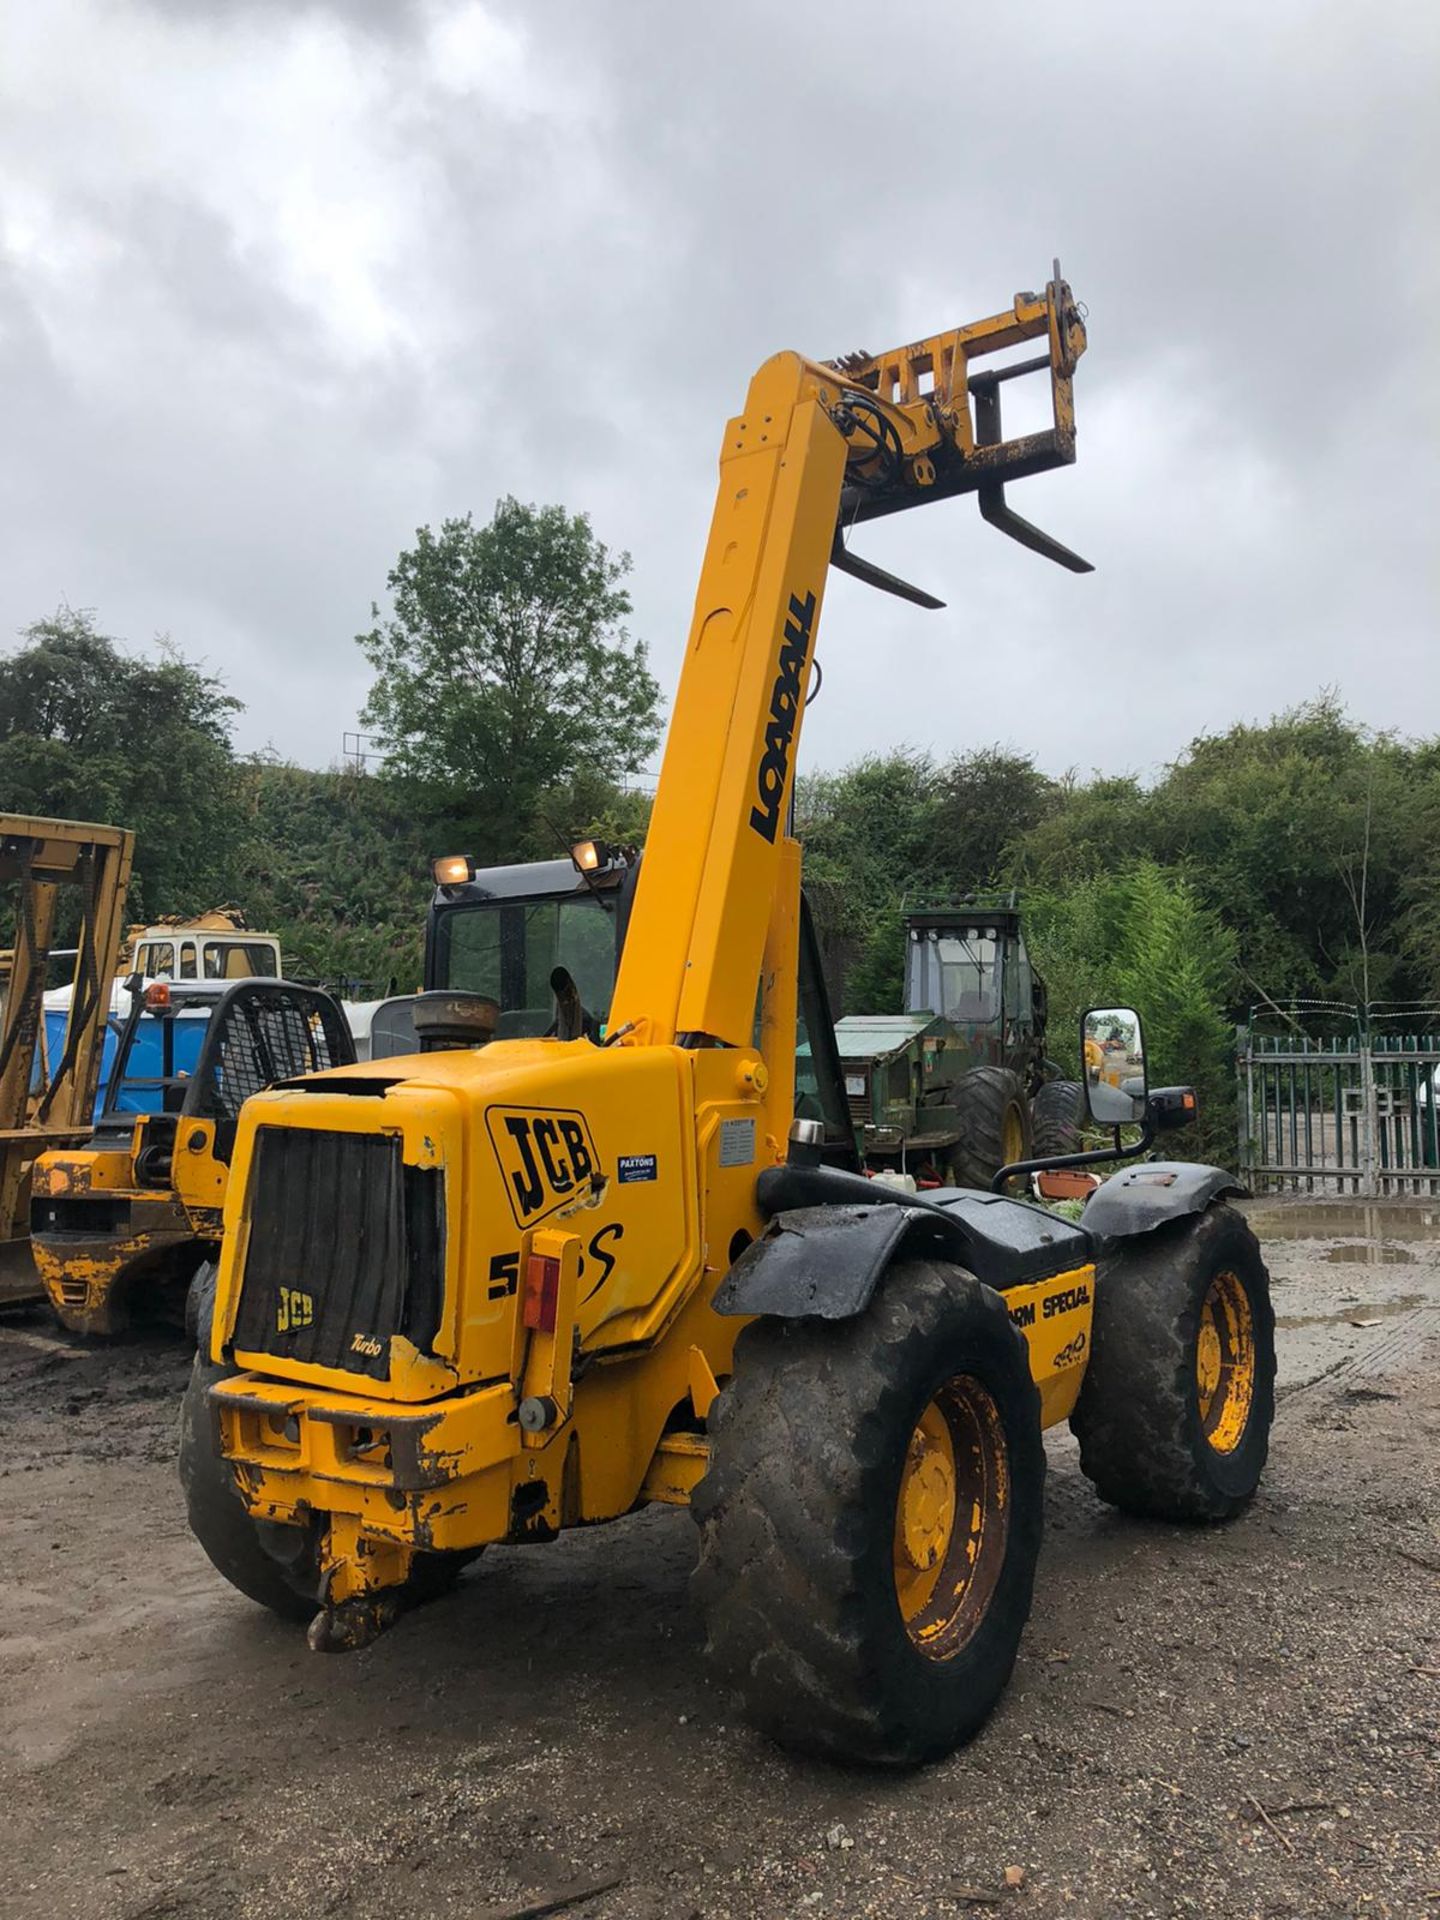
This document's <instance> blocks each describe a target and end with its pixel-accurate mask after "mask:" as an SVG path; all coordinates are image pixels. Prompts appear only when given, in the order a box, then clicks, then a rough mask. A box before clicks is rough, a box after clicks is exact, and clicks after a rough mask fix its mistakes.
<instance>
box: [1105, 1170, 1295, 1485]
mask: <svg viewBox="0 0 1440 1920" xmlns="http://www.w3.org/2000/svg"><path fill="white" fill-rule="evenodd" d="M1274 1414H1275V1314H1274V1310H1273V1308H1272V1306H1271V1304H1270V1276H1269V1274H1268V1273H1267V1272H1266V1270H1265V1262H1264V1260H1263V1259H1262V1258H1261V1254H1260V1244H1259V1242H1258V1241H1257V1240H1256V1238H1255V1235H1254V1234H1253V1233H1252V1232H1251V1230H1250V1227H1249V1224H1248V1222H1247V1221H1246V1220H1245V1218H1244V1216H1243V1215H1242V1214H1239V1213H1237V1212H1236V1210H1235V1209H1234V1208H1233V1207H1227V1206H1212V1207H1209V1208H1207V1209H1206V1211H1205V1212H1204V1213H1200V1214H1192V1215H1190V1216H1189V1217H1188V1218H1186V1219H1184V1220H1180V1221H1177V1222H1176V1223H1175V1224H1174V1225H1173V1226H1171V1227H1162V1228H1159V1229H1158V1230H1157V1231H1156V1232H1154V1233H1150V1234H1146V1235H1145V1236H1144V1237H1143V1238H1141V1239H1139V1240H1135V1241H1129V1242H1125V1241H1122V1242H1121V1243H1120V1246H1119V1248H1118V1250H1117V1251H1116V1253H1115V1254H1114V1255H1113V1256H1112V1257H1111V1258H1110V1259H1109V1260H1108V1261H1106V1262H1104V1263H1102V1265H1101V1268H1100V1271H1099V1272H1098V1273H1097V1275H1096V1281H1095V1317H1094V1326H1093V1346H1092V1350H1091V1355H1090V1363H1089V1365H1088V1367H1087V1368H1086V1370H1085V1380H1084V1384H1083V1385H1082V1387H1081V1389H1080V1398H1079V1401H1078V1402H1077V1404H1076V1407H1075V1412H1074V1413H1073V1415H1072V1416H1071V1420H1070V1424H1071V1427H1072V1429H1073V1430H1074V1433H1075V1436H1076V1438H1077V1439H1078V1440H1079V1442H1080V1468H1081V1471H1082V1472H1083V1473H1084V1474H1086V1475H1087V1476H1088V1477H1089V1479H1090V1480H1091V1481H1093V1483H1094V1486H1095V1491H1096V1492H1097V1493H1098V1494H1099V1495H1100V1497H1101V1499H1102V1500H1108V1501H1109V1502H1110V1504H1111V1505H1112V1506H1116V1507H1120V1508H1122V1509H1123V1510H1124V1511H1125V1512H1126V1513H1134V1514H1139V1515H1141V1516H1143V1517H1144V1518H1146V1519H1152V1520H1184V1521H1207V1520H1208V1521H1214V1520H1228V1519H1230V1518H1231V1516H1232V1515H1234V1514H1236V1513H1238V1512H1239V1511H1240V1509H1241V1508H1242V1507H1243V1506H1244V1505H1245V1504H1246V1502H1247V1501H1248V1500H1249V1499H1250V1498H1251V1497H1252V1495H1253V1494H1254V1492H1255V1489H1256V1487H1257V1486H1258V1485H1259V1482H1260V1475H1261V1473H1262V1472H1263V1470H1264V1466H1265V1459H1266V1455H1267V1453H1268V1452H1269V1445H1270V1424H1271V1421H1272V1420H1273V1418H1274Z"/></svg>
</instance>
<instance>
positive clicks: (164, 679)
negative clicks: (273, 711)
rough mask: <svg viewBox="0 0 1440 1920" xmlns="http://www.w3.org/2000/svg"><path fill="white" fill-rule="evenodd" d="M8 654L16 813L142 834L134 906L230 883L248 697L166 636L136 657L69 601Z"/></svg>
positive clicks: (7, 707) (3, 761)
mask: <svg viewBox="0 0 1440 1920" xmlns="http://www.w3.org/2000/svg"><path fill="white" fill-rule="evenodd" d="M21 638H22V642H23V644H22V645H21V647H20V649H19V650H18V651H17V652H15V653H13V654H11V655H10V656H9V657H8V658H7V659H4V660H0V794H3V796H4V803H5V805H6V807H7V808H9V809H11V810H13V811H16V812H20V813H34V814H42V815H50V816H56V817H61V818H68V819H79V820H98V821H107V822H110V823H112V824H114V825H116V826H122V827H130V828H132V829H133V830H134V832H135V836H136V847H135V877H134V882H133V885H132V889H131V901H130V910H131V912H132V913H134V914H136V915H139V916H142V917H145V918H150V917H153V916H154V915H156V914H160V913H171V912H196V911H199V910H202V909H204V908H205V907H208V906H213V905H214V904H215V903H216V902H217V901H218V900H220V899H222V898H224V897H225V895H226V894H227V892H228V891H229V890H230V883H231V878H232V873H231V861H232V855H233V852H234V849H235V845H236V842H237V838H238V823H237V819H236V809H235V768H234V761H233V759H232V757H231V752H230V726H231V721H232V716H233V715H234V714H235V713H237V712H238V711H239V708H240V702H239V701H238V700H235V699H233V698H232V697H231V696H230V695H229V694H228V693H226V692H225V690H224V687H223V686H222V684H221V682H220V681H219V680H218V679H215V678H213V677H212V676H211V675H209V674H207V673H205V672H203V671H202V670H201V668H200V667H198V666H196V665H195V664H194V663H193V662H191V661H188V660H185V659H184V658H183V657H182V656H181V655H180V654H179V653H178V652H177V651H176V650H175V649H174V648H173V647H171V646H170V645H169V644H168V643H166V642H162V643H160V647H159V657H158V658H157V659H155V660H143V659H137V658H136V657H135V656H134V655H133V654H131V653H129V652H126V651H124V650H123V646H122V643H121V642H119V641H117V640H115V639H112V638H111V637H110V636H109V635H107V634H102V633H100V632H99V631H98V630H97V628H96V625H95V618H94V615H93V614H90V613H87V612H76V611H74V610H73V609H71V608H69V607H62V608H61V609H60V611H59V612H58V613H56V614H55V615H54V617H53V618H52V619H49V620H39V621H36V622H35V624H34V625H33V626H30V627H27V628H26V629H25V631H24V633H23V635H22V636H21Z"/></svg>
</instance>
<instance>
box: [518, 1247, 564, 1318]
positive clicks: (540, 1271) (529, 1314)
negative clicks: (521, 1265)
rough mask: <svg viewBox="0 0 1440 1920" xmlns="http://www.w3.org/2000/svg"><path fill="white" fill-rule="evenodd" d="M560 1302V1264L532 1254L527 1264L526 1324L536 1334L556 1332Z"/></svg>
mask: <svg viewBox="0 0 1440 1920" xmlns="http://www.w3.org/2000/svg"><path fill="white" fill-rule="evenodd" d="M559 1300H560V1262H559V1261H558V1260H552V1259H549V1258H547V1257H546V1255H544V1254H542V1253H532V1254H531V1255H530V1258H529V1259H528V1260H527V1261H526V1262H525V1324H526V1326H527V1327H529V1328H531V1329H532V1330H533V1331H534V1332H536V1333H553V1332H554V1331H555V1309H556V1307H557V1305H558V1304H559Z"/></svg>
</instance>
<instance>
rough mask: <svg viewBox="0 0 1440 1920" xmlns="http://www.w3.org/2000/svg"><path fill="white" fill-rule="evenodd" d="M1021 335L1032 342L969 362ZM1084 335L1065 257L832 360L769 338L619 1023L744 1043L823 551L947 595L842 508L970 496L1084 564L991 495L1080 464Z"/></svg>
mask: <svg viewBox="0 0 1440 1920" xmlns="http://www.w3.org/2000/svg"><path fill="white" fill-rule="evenodd" d="M1031 340H1036V341H1042V340H1043V341H1044V343H1045V350H1044V352H1043V353H1041V354H1039V355H1037V356H1035V357H1034V358H1032V359H1029V360H1025V361H1022V362H1021V363H1019V364H1018V365H1015V364H1007V365H1004V366H1002V367H1000V368H998V369H996V370H995V371H993V372H981V373H976V372H974V371H973V367H974V363H975V362H976V361H977V360H979V359H981V358H982V357H984V356H986V355H990V354H996V353H999V352H1002V351H1004V350H1006V349H1009V348H1014V347H1017V346H1020V345H1022V344H1024V343H1026V342H1028V341H1031ZM1084 350H1085V329H1084V325H1083V322H1082V320H1081V318H1080V315H1079V312H1078V310H1077V308H1076V306H1075V302H1074V300H1073V298H1072V296H1071V293H1070V289H1069V287H1068V286H1067V285H1066V284H1065V282H1064V281H1063V280H1062V279H1061V278H1060V275H1059V267H1058V263H1057V266H1056V272H1055V277H1054V278H1053V279H1052V280H1051V282H1050V283H1049V285H1048V286H1047V287H1046V289H1045V291H1044V293H1043V294H1028V293H1027V294H1017V296H1016V298H1015V301H1014V304H1013V306H1012V308H1011V309H1010V311H1009V312H1007V313H1003V314H996V315H993V316H992V317H991V318H989V319H986V320H979V321H975V322H973V323H971V324H970V325H968V326H964V327H956V328H954V329H952V330H951V331H950V332H948V333H942V334H936V335H933V336H931V337H930V338H928V339H924V340H919V341H915V342H912V343H911V344H910V345H909V346H906V347H900V348H896V349H894V350H893V351H891V352H887V353H883V354H876V355H870V354H854V355H850V356H848V357H847V358H846V359H845V360H843V361H839V362H832V363H829V364H825V365H821V364H819V363H817V362H815V361H811V360H806V359H803V358H802V357H801V356H800V355H799V354H794V353H784V354H779V355H777V356H776V357H775V358H774V359H772V360H768V361H766V363H765V365H764V366H762V367H761V368H760V370H759V372H758V373H757V374H756V375H755V377H754V379H753V380H752V381H751V383H750V391H749V394H748V396H747V398H746V405H745V411H744V413H743V414H741V415H739V416H738V417H737V418H736V419H734V420H732V421H730V423H729V425H728V426H727V427H726V430H725V441H724V445H723V447H722V449H721V454H720V483H719V490H718V494H717V498H716V502H715V513H714V518H713V520H712V523H711V528H710V539H709V544H708V546H707V548H706V552H705V560H704V564H703V567H702V569H701V574H700V585H699V591H698V593H697V595H696V600H695V613H694V618H693V620H692V622H691V627H690V636H689V641H688V643H687V647H686V654H685V663H684V669H683V672H682V674H681V679H680V688H679V692H678V695H677V697H676V703H675V711H674V714H673V717H672V719H671V723H670V732H669V737H668V739H667V741H666V746H665V757H664V762H663V764H662V767H661V773H660V783H659V787H658V790H657V793H656V798H655V807H654V811H653V813H652V815H651V820H650V831H649V836H648V839H647V842H646V849H645V862H644V865H643V867H642V869H641V877H640V881H639V887H638V891H637V895H636V901H635V910H634V916H633V918H632V920H631V924H630V929H629V933H628V936H627V939H626V944H625V954H624V958H623V961H622V963H621V967H620V977H619V981H618V983H617V986H616V992H615V1000H614V1004H613V1007H612V1010H611V1026H612V1030H613V1029H617V1028H624V1029H626V1030H627V1031H626V1035H625V1037H626V1039H628V1040H629V1041H631V1042H632V1043H644V1042H650V1043H652V1044H653V1043H659V1044H667V1043H670V1042H673V1041H675V1040H677V1039H679V1040H680V1041H681V1043H682V1044H696V1043H698V1044H702V1045H703V1044H705V1042H707V1041H710V1042H717V1041H718V1042H721V1043H723V1044H725V1045H729V1046H743V1045H746V1044H747V1043H748V1042H749V1041H750V1039H751V1035H752V1028H753V1022H754V1017H755V987H756V981H757V979H758V976H759V969H760V962H761V954H762V950H763V948H764V944H765V931H766V926H767V923H768V921H769V918H770V911H771V902H772V898H773V896H774V893H775V889H776V885H777V879H778V872H779V866H778V863H779V858H780V849H781V845H782V842H783V840H784V838H785V831H786V821H787V817H788V812H789V806H790V799H791V795H792V792H793V789H794V775H795V755H796V750H797V747H798V745H799V736H800V725H801V720H802V718H803V715H804V709H805V700H806V695H807V691H808V688H809V684H810V665H811V660H812V657H813V649H814V639H815V631H816V627H817V624H818V622H819V618H820V607H821V601H822V598H823V595H824V590H825V577H826V572H827V569H828V567H829V566H830V565H831V564H832V563H833V564H834V565H836V566H839V567H841V568H842V569H843V570H844V571H847V572H850V573H852V574H854V575H856V577H858V578H860V579H862V580H866V581H868V582H869V583H870V584H872V585H875V586H879V587H882V588H884V589H885V590H886V591H889V592H898V593H900V594H901V595H902V596H903V597H905V598H909V599H915V600H919V601H920V603H921V604H925V605H931V606H934V605H938V604H939V603H938V602H936V601H934V600H932V599H930V598H929V596H927V595H925V594H923V593H920V592H919V591H918V590H916V589H913V588H909V587H907V586H906V585H905V584H904V583H903V582H900V581H896V580H893V579H892V578H891V577H890V576H889V575H888V574H884V573H882V572H881V571H880V570H879V569H878V568H874V567H871V566H869V565H868V564H867V563H865V562H864V561H862V560H859V559H858V558H857V557H856V556H855V555H854V554H852V553H851V552H850V551H849V550H848V549H847V548H846V546H845V545H844V542H843V535H844V534H846V533H848V530H849V528H850V527H851V526H853V525H855V524H856V523H858V522H861V521H864V520H868V519H873V518H876V517H879V516H881V515H884V514H889V513H896V512H900V511H902V510H903V509H904V508H906V507H912V506H919V505H921V504H923V503H924V502H925V501H926V500H936V499H944V498H948V497H949V496H951V495H953V494H957V493H966V492H974V493H978V494H979V496H980V505H981V511H982V513H983V514H984V515H985V518H986V519H987V520H989V521H991V523H992V524H994V525H996V526H998V527H1000V528H1001V530H1002V531H1004V532H1006V533H1009V534H1010V535H1011V536H1012V537H1014V538H1016V539H1019V540H1021V541H1022V542H1023V543H1024V544H1025V545H1027V546H1030V547H1032V548H1033V549H1035V550H1036V551H1038V552H1040V553H1042V554H1044V555H1045V556H1046V557H1047V558H1050V559H1054V560H1057V561H1059V562H1060V563H1061V564H1062V565H1066V566H1070V567H1072V568H1074V569H1076V570H1088V569H1087V568H1086V563H1085V562H1084V561H1081V560H1078V559H1077V557H1076V556H1075V555H1073V554H1071V553H1069V552H1068V551H1067V550H1066V549H1065V548H1063V547H1060V546H1059V545H1058V543H1056V542H1055V541H1052V540H1050V539H1049V538H1048V536H1046V535H1045V534H1042V533H1040V532H1039V531H1038V529H1036V528H1034V527H1031V526H1030V525H1029V524H1028V523H1027V522H1025V521H1023V520H1021V519H1019V517H1018V516H1017V515H1015V514H1014V513H1012V512H1011V510H1010V509H1009V507H1008V506H1007V505H1006V503H1005V497H1004V488H1005V483H1006V481H1007V480H1011V479H1017V478H1022V477H1024V476H1025V475H1028V474H1032V473H1039V472H1043V471H1044V470H1046V469H1047V468H1051V467H1057V466H1065V465H1068V464H1069V463H1070V462H1071V461H1073V460H1074V458H1075V413H1074V405H1073V398H1072V390H1071V379H1072V375H1073V373H1074V369H1075V363H1076V361H1077V360H1078V359H1079V357H1080V355H1081V353H1083V352H1084ZM1041 370H1048V372H1049V375H1050V385H1051V396H1052V405H1051V413H1052V419H1051V425H1050V427H1049V428H1048V429H1047V430H1045V431H1043V432H1040V433H1032V434H1027V435H1023V436H1021V437H1019V438H1016V439H1013V440H1006V439H1004V437H1003V434H1002V432H1001V425H1000V389H1001V386H1002V384H1003V383H1004V382H1005V381H1007V380H1009V379H1012V378H1014V377H1016V376H1017V375H1019V374H1023V373H1029V372H1038V371H1041Z"/></svg>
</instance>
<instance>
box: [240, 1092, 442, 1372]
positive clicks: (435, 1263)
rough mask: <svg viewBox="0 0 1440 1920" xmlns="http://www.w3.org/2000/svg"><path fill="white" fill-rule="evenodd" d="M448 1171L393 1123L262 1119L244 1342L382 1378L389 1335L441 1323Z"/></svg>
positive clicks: (421, 1332) (424, 1341) (417, 1336)
mask: <svg viewBox="0 0 1440 1920" xmlns="http://www.w3.org/2000/svg"><path fill="white" fill-rule="evenodd" d="M443 1267H444V1222H443V1216H442V1211H441V1175H440V1173H439V1172H438V1171H435V1170H431V1169H427V1168H422V1167H407V1166H406V1165H405V1164H404V1162H403V1161H402V1160H401V1157H400V1141H399V1138H398V1137H397V1136H396V1135H394V1134H389V1133H332V1132H329V1131H327V1130H325V1129H322V1128H312V1127H304V1128H301V1127H262V1128H261V1129H260V1130H259V1132H258V1133H257V1134H256V1145H255V1161H254V1169H253V1172H252V1175H251V1187H250V1239H249V1245H248V1248H247V1251H246V1255H245V1274H244V1279H243V1282H242V1286H241V1293H240V1309H239V1313H238V1315H237V1317H236V1323H235V1344H236V1346H237V1347H239V1348H240V1349H241V1350H242V1351H244V1352H249V1353H271V1354H274V1355H275V1356H276V1357H277V1358H282V1357H283V1358H284V1359H287V1360H299V1361H303V1362H305V1363H306V1364H308V1365H311V1366H319V1367H335V1368H338V1369H342V1370H343V1371H345V1372H347V1373H363V1374H368V1375H370V1376H371V1377H372V1378H375V1379H384V1378H385V1377H386V1376H387V1375H388V1373H389V1370H390V1339H391V1336H392V1335H394V1334H396V1333H403V1334H405V1335H406V1337H407V1338H408V1339H410V1340H412V1341H413V1342H414V1344H415V1345H416V1346H417V1347H420V1348H421V1349H422V1350H425V1349H429V1348H430V1347H431V1346H432V1345H433V1342H434V1339H435V1334H436V1331H437V1329H438V1327H439V1322H440V1291H441V1284H442V1274H443Z"/></svg>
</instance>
